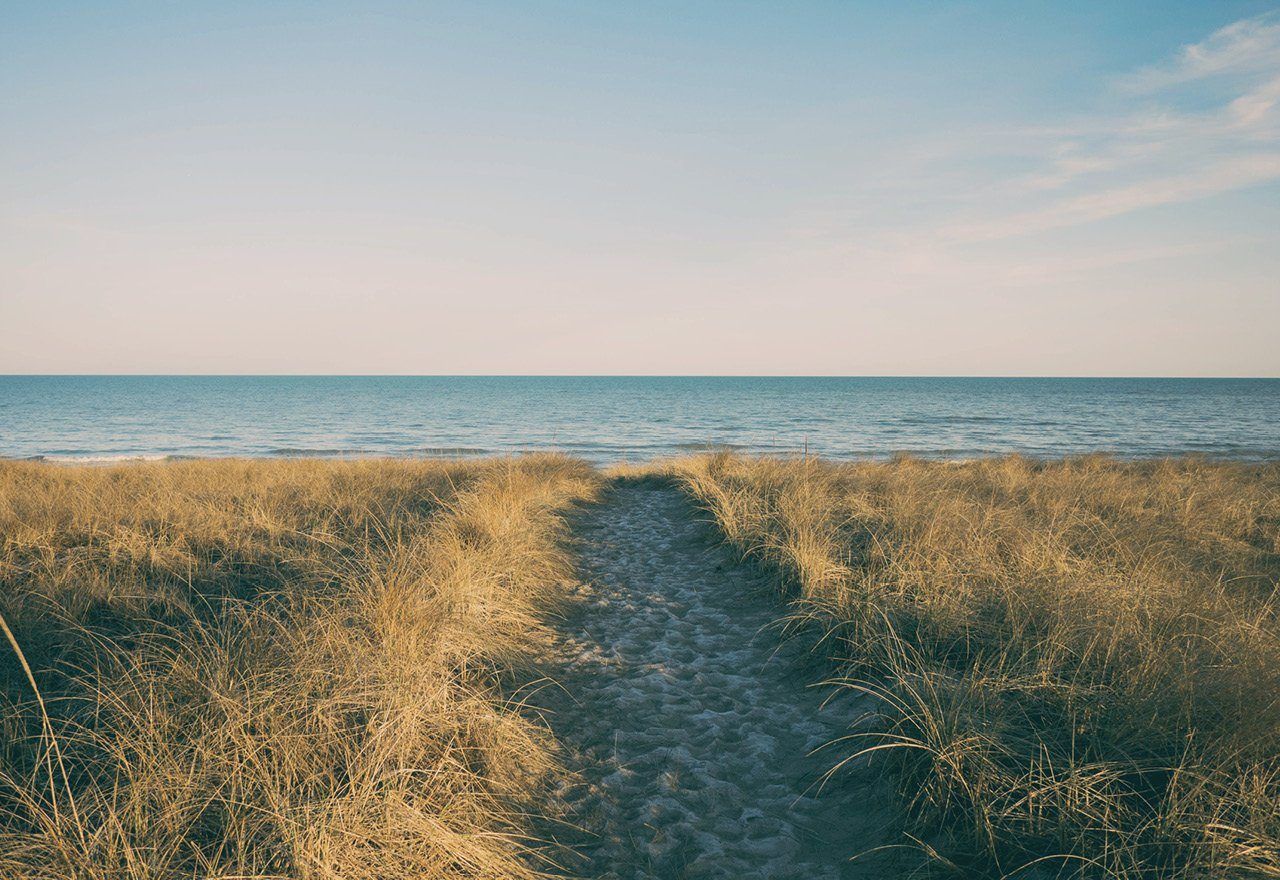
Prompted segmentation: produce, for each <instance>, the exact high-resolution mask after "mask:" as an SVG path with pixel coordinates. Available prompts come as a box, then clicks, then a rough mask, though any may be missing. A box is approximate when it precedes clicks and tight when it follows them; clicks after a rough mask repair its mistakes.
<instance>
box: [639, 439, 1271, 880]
mask: <svg viewBox="0 0 1280 880" xmlns="http://www.w3.org/2000/svg"><path fill="white" fill-rule="evenodd" d="M661 471H663V472H665V473H667V474H674V475H677V476H678V478H680V479H681V480H683V482H684V485H685V486H686V487H687V488H688V490H689V491H690V492H691V493H692V494H693V495H694V496H695V497H696V498H697V499H698V500H699V501H700V502H701V503H702V504H703V505H705V507H706V508H707V509H708V510H709V511H710V512H711V513H712V514H713V515H714V517H715V519H716V521H717V523H718V524H719V526H720V528H721V529H722V531H723V532H724V534H725V536H726V537H727V539H728V540H729V541H730V542H732V544H734V545H735V546H736V547H738V548H739V549H740V550H741V551H743V552H744V553H746V554H749V555H752V556H754V557H756V558H758V559H760V560H762V561H764V562H766V563H767V564H770V565H772V566H775V567H776V568H777V569H778V570H779V571H780V572H781V573H782V574H783V575H784V576H785V581H786V582H787V583H788V584H790V585H791V587H792V589H793V592H792V594H791V597H792V604H791V616H792V619H793V621H795V622H797V623H798V624H801V623H802V624H805V625H808V626H817V627H819V628H820V631H821V632H822V634H823V635H825V637H826V638H825V641H824V642H823V644H824V645H825V646H827V648H828V649H829V650H831V651H832V652H833V654H834V655H835V656H836V657H837V659H839V660H840V661H841V663H842V664H843V669H844V670H845V673H844V675H843V676H842V677H841V680H840V684H841V685H843V686H845V687H850V688H855V689H859V690H864V691H866V692H868V693H872V694H874V695H875V696H876V697H877V700H878V704H879V706H880V709H879V718H878V719H877V724H876V727H875V729H874V730H873V731H870V732H866V733H865V735H858V736H853V737H851V738H850V739H849V740H848V741H846V742H843V743H841V744H839V747H840V748H841V749H842V750H843V755H844V756H845V758H846V759H849V758H852V757H853V756H854V755H856V754H858V753H863V754H864V756H865V757H867V758H872V759H875V760H877V761H878V763H879V764H880V765H881V766H883V767H885V769H886V770H887V771H889V772H891V774H892V775H893V777H894V778H895V779H896V783H897V786H898V789H899V791H900V792H901V793H902V796H903V798H904V801H905V802H906V805H907V808H908V814H909V816H910V817H911V827H910V828H909V829H907V830H908V831H909V832H910V833H911V834H913V835H914V836H915V837H917V838H918V839H919V840H921V841H922V848H925V849H936V851H937V852H938V853H939V854H940V856H941V857H942V858H944V859H945V860H946V861H947V862H949V863H950V864H952V865H958V866H961V867H963V868H965V869H966V870H970V871H977V872H980V873H990V874H994V875H1004V874H1010V873H1014V872H1017V871H1019V870H1021V869H1023V868H1024V867H1025V866H1027V865H1031V864H1033V863H1034V864H1035V865H1036V867H1037V869H1038V870H1040V871H1044V870H1048V871H1050V872H1051V873H1057V872H1059V871H1062V872H1064V873H1066V874H1082V875H1096V876H1114V877H1162V878H1163V877H1221V878H1226V877H1241V876H1259V877H1261V876H1280V622H1278V618H1277V578H1278V577H1280V466H1277V465H1258V466H1254V465H1245V464H1231V463H1211V462H1207V461H1201V460H1196V459H1185V460H1172V461H1161V462H1151V463H1124V462H1119V461H1115V460H1111V459H1107V458H1103V457H1091V458H1084V459H1076V460H1067V461H1057V462H1050V463H1036V462H1033V461H1030V460H1026V459H1021V458H1017V457H1013V458H1003V459H995V460H986V461H975V462H968V463H947V462H932V463H931V462H926V461H920V460H915V459H910V458H902V459H898V460H894V461H891V462H884V463H858V464H833V463H827V462H822V461H815V460H812V459H810V460H808V461H801V460H777V459H756V458H746V457H739V456H732V455H720V456H713V457H704V458H696V459H688V460H684V461H680V462H676V463H668V464H666V465H664V466H663V467H662V468H661ZM638 473H643V470H641V471H636V472H633V475H635V474H638ZM1037 859H1040V860H1042V861H1039V862H1036V861H1035V860H1037Z"/></svg>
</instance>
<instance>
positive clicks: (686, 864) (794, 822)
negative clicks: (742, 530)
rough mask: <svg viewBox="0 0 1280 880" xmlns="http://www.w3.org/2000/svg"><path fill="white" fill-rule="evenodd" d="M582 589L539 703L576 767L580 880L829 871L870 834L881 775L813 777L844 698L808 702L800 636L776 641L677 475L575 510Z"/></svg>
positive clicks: (836, 873)
mask: <svg viewBox="0 0 1280 880" xmlns="http://www.w3.org/2000/svg"><path fill="white" fill-rule="evenodd" d="M578 526H579V528H578V534H579V537H580V540H581V548H580V551H581V558H582V574H583V577H582V581H583V585H582V586H581V587H580V591H581V596H580V597H579V598H580V600H581V601H579V602H577V603H575V605H574V607H573V609H572V610H571V611H570V612H569V616H568V617H567V618H566V619H564V620H563V621H560V623H559V627H558V631H557V636H556V647H555V658H554V660H553V662H554V663H555V664H556V667H555V668H554V669H553V675H554V676H555V678H556V679H557V682H558V684H559V685H560V687H548V688H545V689H543V690H542V691H541V692H540V693H539V694H538V696H537V698H536V700H535V702H536V703H537V704H538V705H539V706H541V707H542V708H543V709H544V710H545V712H546V717H547V720H548V721H549V723H550V724H551V727H552V729H553V730H554V731H555V734H556V736H557V737H558V739H559V740H560V741H561V743H563V744H564V745H565V747H566V749H567V753H568V754H567V758H568V762H569V765H570V767H571V768H572V769H573V770H575V771H576V778H575V779H574V780H571V781H569V782H567V783H565V784H564V785H563V786H561V788H560V789H559V790H558V791H557V792H556V797H557V799H558V800H559V804H558V805H557V806H558V807H559V808H560V809H562V810H563V812H564V815H565V817H566V821H568V822H571V823H573V824H574V825H575V826H577V830H574V829H569V828H567V827H560V828H557V829H550V830H547V831H544V834H553V835H554V836H555V837H556V838H557V839H558V840H560V841H561V842H563V843H565V844H567V845H568V846H569V847H571V848H572V853H571V854H570V855H569V856H567V857H562V861H564V862H566V864H565V867H566V868H567V870H568V871H569V872H570V873H572V874H574V875H577V876H580V877H589V878H606V877H607V878H620V880H621V878H683V877H687V878H703V877H706V878H712V877H726V878H728V877H733V878H743V877H761V878H765V877H768V878H797V880H798V878H805V880H816V878H840V877H854V876H864V873H862V872H866V871H868V870H869V869H868V866H866V865H864V864H863V863H861V862H858V863H850V862H849V861H848V858H849V856H850V855H852V854H853V853H855V852H858V851H861V850H864V849H867V848H869V847H871V846H874V845H875V844H876V842H877V839H878V833H877V829H878V828H879V827H880V826H881V825H882V824H883V821H884V816H885V813H884V810H883V809H881V808H880V806H879V805H880V804H882V803H884V801H885V797H886V796H885V793H884V791H883V790H882V789H881V788H880V787H879V786H878V785H876V784H875V783H874V782H873V781H871V780H869V779H865V778H863V779H859V778H858V776H857V774H856V773H849V774H843V775H842V776H838V777H837V778H836V780H835V781H834V782H833V783H831V784H829V785H827V786H825V787H823V788H822V790H821V792H819V791H818V782H819V779H820V777H821V775H822V773H823V772H824V771H825V770H826V769H827V768H828V767H829V766H830V764H831V763H832V761H833V760H834V759H833V758H831V757H827V756H826V754H825V753H824V752H820V753H819V754H818V755H817V756H808V755H809V753H810V752H811V751H812V750H813V749H815V748H817V747H818V746H820V745H821V744H823V743H825V742H828V741H830V740H831V739H833V738H835V737H838V736H840V735H842V734H844V733H846V732H847V731H848V728H847V725H848V723H849V721H850V720H851V719H853V718H854V717H856V716H857V715H858V714H859V707H858V706H857V705H854V704H853V702H852V700H853V699H854V698H853V697H851V696H846V697H841V698H839V699H838V700H837V701H836V702H835V703H832V704H829V705H827V707H826V708H823V707H822V700H823V696H824V695H825V692H823V691H820V690H819V689H817V688H812V687H806V685H807V684H809V683H810V682H813V681H815V680H817V679H818V678H819V677H820V676H821V670H820V669H818V668H815V666H814V664H813V662H812V661H811V660H809V659H808V657H807V655H806V652H805V651H804V649H803V648H802V647H801V646H799V645H795V644H783V645H782V646H781V647H779V638H778V632H777V630H776V629H775V628H773V627H772V626H771V624H773V622H774V621H775V620H776V619H777V617H778V614H779V610H780V609H779V604H778V601H777V598H776V595H774V594H772V592H771V591H770V589H769V587H768V586H767V585H766V584H765V583H764V582H763V580H762V578H761V577H760V575H758V574H756V573H755V572H754V571H752V570H751V569H750V568H749V567H747V566H742V565H738V564H736V563H735V562H734V560H733V559H732V558H731V556H730V555H729V553H728V551H727V550H725V549H723V548H721V547H720V546H719V545H718V544H717V542H716V539H715V536H714V535H713V534H712V533H711V530H710V527H709V526H708V525H707V524H706V523H705V522H704V521H703V518H702V517H700V516H698V515H697V514H696V513H695V512H694V510H693V509H692V507H691V505H690V503H689V501H688V500H687V499H686V498H685V497H684V496H683V495H682V494H681V493H680V492H679V491H678V490H677V489H675V488H673V487H670V486H665V485H662V484H658V483H653V482H620V483H618V484H617V485H616V486H615V487H614V488H613V489H612V490H611V492H610V493H609V495H608V497H607V498H606V499H605V500H604V501H603V502H602V503H601V504H599V505H596V506H595V507H593V508H592V509H591V510H589V511H587V512H586V513H585V514H584V515H583V516H582V517H581V518H580V521H579V523H578Z"/></svg>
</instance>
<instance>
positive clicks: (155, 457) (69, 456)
mask: <svg viewBox="0 0 1280 880" xmlns="http://www.w3.org/2000/svg"><path fill="white" fill-rule="evenodd" d="M180 457H181V456H177V455H169V454H168V453H164V452H145V453H144V452H121V453H83V454H81V453H62V452H51V453H47V454H44V455H29V456H27V457H26V461H48V462H54V463H57V464H112V463H115V462H122V461H168V460H170V459H176V458H180Z"/></svg>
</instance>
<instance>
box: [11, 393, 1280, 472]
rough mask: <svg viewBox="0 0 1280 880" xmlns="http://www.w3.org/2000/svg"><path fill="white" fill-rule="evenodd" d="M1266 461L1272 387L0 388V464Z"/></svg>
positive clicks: (1275, 403)
mask: <svg viewBox="0 0 1280 880" xmlns="http://www.w3.org/2000/svg"><path fill="white" fill-rule="evenodd" d="M806 444H807V446H808V449H809V451H810V452H818V453H821V454H823V455H827V456H833V457H855V456H884V455H889V454H891V453H893V452H896V451H909V452H914V453H919V454H923V455H929V456H942V457H956V458H964V457H972V456H979V455H989V454H993V453H1001V452H1012V451H1017V452H1023V453H1028V454H1031V455H1037V456H1056V455H1063V454H1071V453H1081V452H1090V451H1096V450H1103V451H1110V452H1115V453H1118V454H1121V455H1124V456H1158V455H1169V454H1176V453H1185V452H1198V453H1204V454H1207V455H1212V456H1227V457H1234V458H1246V459H1267V458H1280V380H1276V379H926V378H911V379H895V378H736V377H696V378H691V377H661V378H648V377H365V376H360V377H324V376H307V377H285V376H271V377H255V376H219V377H203V376H201V377H196V376H154V377H153V376H0V456H5V457H12V458H27V457H36V456H43V457H45V458H49V459H62V460H85V461H90V460H107V459H113V458H129V457H138V456H145V457H163V456H294V455H344V456H355V455H439V454H450V455H478V454H485V453H504V452H516V451H522V450H538V449H558V450H563V451H565V452H569V453H572V454H575V455H581V456H583V457H586V458H589V459H592V460H594V461H600V462H608V461H616V460H619V459H627V458H650V457H654V456H660V455H669V454H673V453H679V452H686V451H689V450H695V449H702V448H706V447H708V446H718V447H733V448H741V449H745V450H751V451H763V452H770V451H772V452H794V451H799V450H801V449H802V448H804V447H805V445H806Z"/></svg>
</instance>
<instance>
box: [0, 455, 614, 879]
mask: <svg viewBox="0 0 1280 880" xmlns="http://www.w3.org/2000/svg"><path fill="white" fill-rule="evenodd" d="M597 483H598V479H597V477H596V476H595V474H594V473H593V472H591V471H590V469H588V468H587V467H586V466H585V465H582V464H580V463H578V462H574V461H571V460H569V459H564V458H560V457H554V456H540V457H529V458H522V459H517V460H507V461H488V462H474V463H440V462H403V461H402V462H395V461H370V462H317V461H299V462H237V461H227V462H193V463H163V464H159V463H158V464H148V465H127V466H118V467H111V468H69V467H57V466H50V465H42V464H30V463H3V464H0V537H2V539H3V548H2V549H0V614H2V615H3V617H4V620H5V621H6V629H7V630H8V631H10V632H11V633H12V636H13V638H12V643H9V641H8V640H6V642H4V643H0V688H2V689H0V876H3V877H6V878H9V877H12V878H15V880H16V878H24V877H26V878H37V877H39V878H48V877H55V876H56V877H76V878H103V880H107V878H113V880H114V878H162V877H163V878H176V877H224V878H229V877H244V878H248V877H255V878H257V877H264V878H265V877H299V878H303V877H305V878H329V877H332V878H338V877H342V878H370V880H373V878H396V877H423V878H433V877H438V878H444V877H526V876H531V874H533V873H534V872H535V869H534V868H533V867H531V866H536V864H537V861H536V860H534V859H530V858H526V857H523V856H522V851H523V850H525V849H527V848H528V846H529V844H528V842H527V841H526V839H525V838H524V836H523V833H522V832H523V828H524V823H523V821H522V819H521V812H522V810H524V809H525V808H526V807H527V801H528V799H529V798H530V797H531V796H532V795H533V793H534V792H535V791H536V790H537V789H538V782H539V780H540V779H541V777H542V776H543V775H544V774H545V773H547V772H548V770H549V769H550V768H551V766H552V753H551V749H550V748H549V742H548V740H547V735H546V733H545V731H543V730H542V729H541V728H539V727H537V726H535V725H533V724H530V723H529V722H528V721H526V720H525V719H524V718H523V717H522V716H521V715H520V714H519V713H518V712H516V711H514V710H513V708H512V707H510V706H509V705H507V703H506V698H505V696H504V693H505V689H504V688H503V687H502V685H503V683H504V681H505V680H506V679H507V678H508V677H509V676H510V675H511V674H512V673H513V672H514V671H515V670H517V669H519V668H520V667H521V665H522V664H523V663H524V662H525V661H526V660H527V659H528V656H529V650H530V648H531V644H532V642H531V640H532V639H533V637H534V635H535V634H536V631H537V627H538V620H539V615H540V614H541V613H542V611H543V610H545V608H546V607H547V606H548V605H549V604H550V603H552V602H553V601H554V600H555V599H556V597H557V591H558V588H559V587H560V586H561V584H563V583H564V581H565V580H566V578H568V576H569V574H570V561H569V559H568V558H567V557H566V555H565V552H564V550H563V549H562V540H561V539H562V537H563V534H562V533H563V522H562V519H561V514H562V513H563V512H564V510H565V509H566V507H567V506H568V505H570V504H572V503H574V502H577V501H581V500H584V499H586V498H589V497H590V496H591V495H592V494H593V493H594V492H595V491H596V488H597ZM15 649H16V650H15ZM28 664H29V665H28ZM28 671H29V673H30V674H28ZM33 685H38V687H39V688H40V694H41V696H42V697H43V703H42V702H41V701H40V700H39V699H38V698H37V693H36V690H35V688H34V687H33ZM46 707H47V712H46V711H45V709H46Z"/></svg>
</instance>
